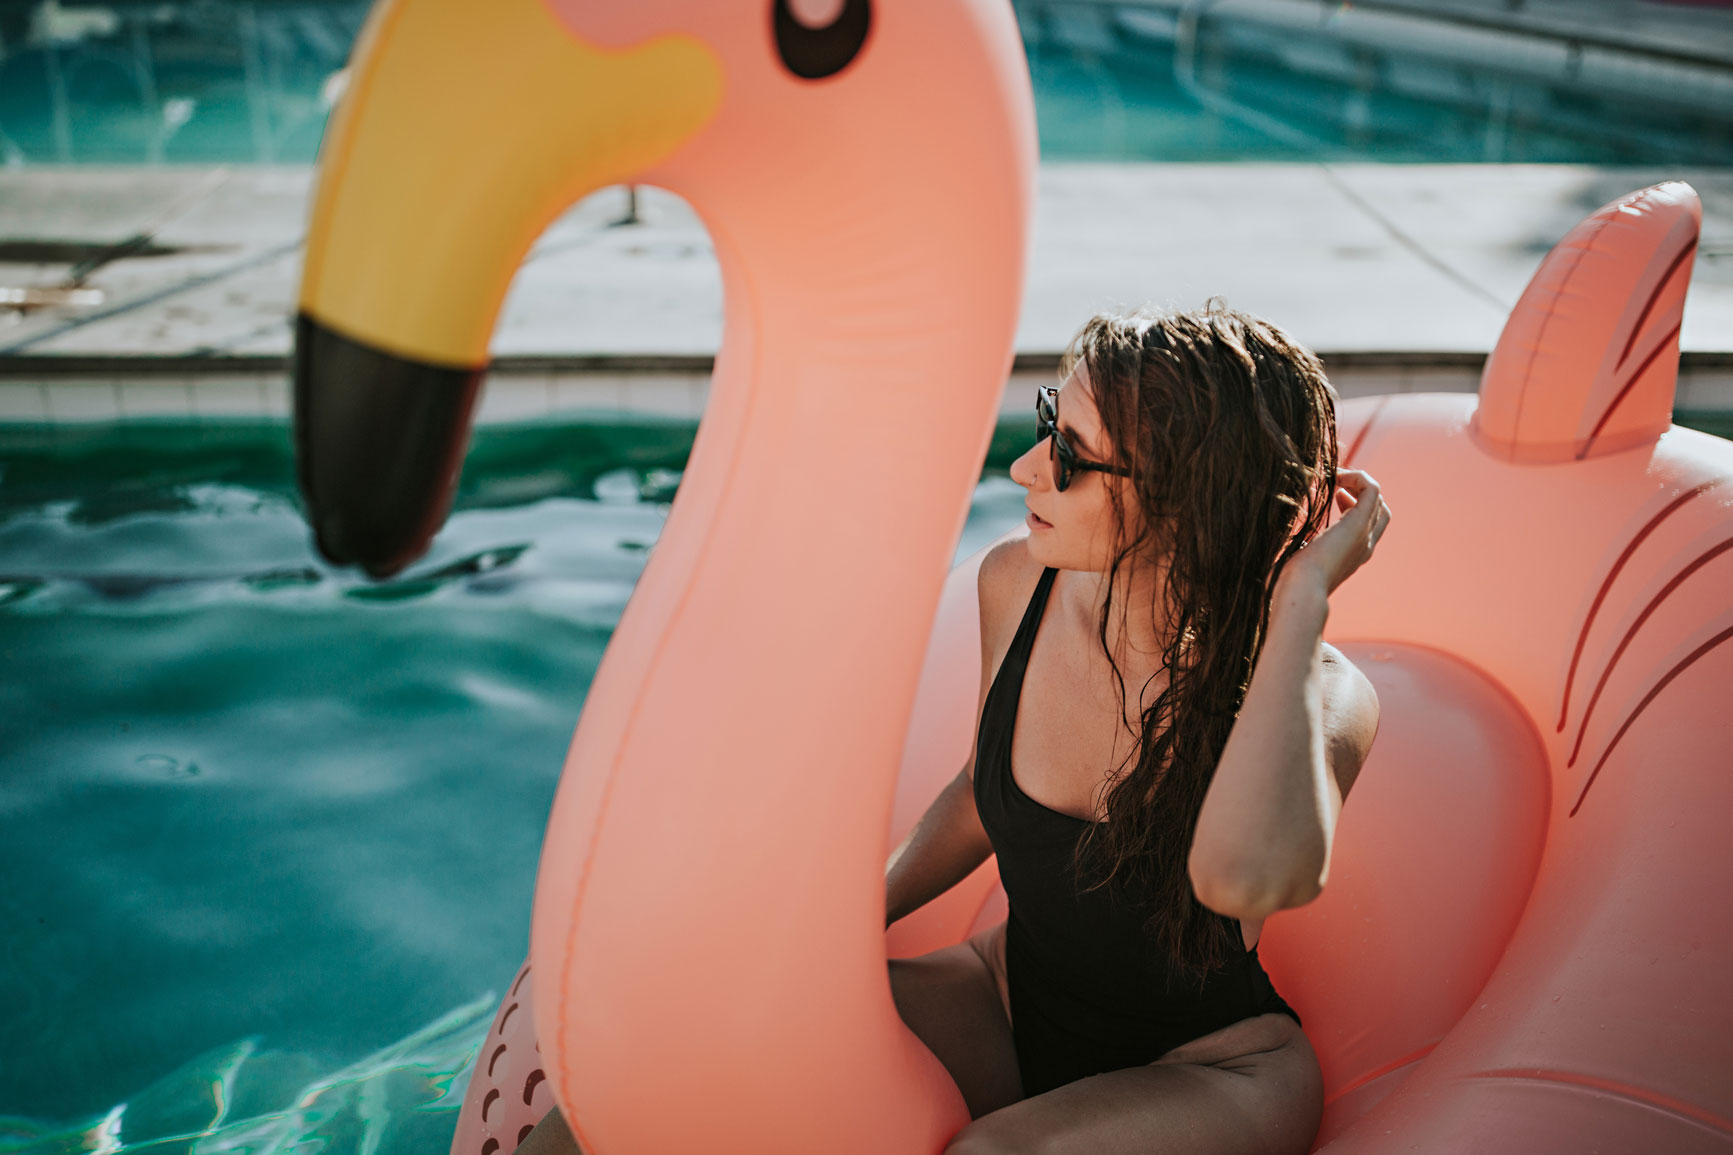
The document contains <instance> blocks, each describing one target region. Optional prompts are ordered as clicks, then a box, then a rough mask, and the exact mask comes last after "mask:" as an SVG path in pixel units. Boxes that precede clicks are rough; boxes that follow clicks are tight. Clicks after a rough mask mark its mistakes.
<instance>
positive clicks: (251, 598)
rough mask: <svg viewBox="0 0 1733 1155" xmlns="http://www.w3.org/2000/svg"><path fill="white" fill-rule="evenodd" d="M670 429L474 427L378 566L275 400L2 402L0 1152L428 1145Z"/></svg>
mask: <svg viewBox="0 0 1733 1155" xmlns="http://www.w3.org/2000/svg"><path fill="white" fill-rule="evenodd" d="M1029 424H1031V423H1028V422H1023V421H1018V422H1017V423H1016V424H1015V425H1014V426H1010V427H1007V429H1006V430H1004V431H1002V432H1001V434H1000V436H999V437H998V438H997V439H996V440H995V443H994V450H993V455H992V457H991V458H990V469H991V472H990V475H989V476H988V477H987V478H986V479H985V480H984V481H983V482H982V484H981V486H980V487H979V489H978V491H977V494H976V498H975V502H974V506H973V509H972V511H971V514H970V517H969V520H968V523H967V526H966V529H965V533H964V537H963V540H962V542H961V543H960V546H959V554H963V553H968V552H972V551H973V550H975V549H976V548H978V547H979V546H981V545H983V544H985V543H986V542H987V541H990V540H991V539H992V538H994V537H996V536H998V535H999V534H1000V533H1003V532H1004V531H1005V530H1007V529H1010V528H1011V527H1013V526H1015V525H1017V524H1018V523H1019V522H1020V521H1021V519H1022V514H1023V504H1022V490H1021V489H1020V488H1019V487H1018V486H1016V485H1015V484H1014V483H1012V482H1011V481H1010V480H1009V479H1008V478H1006V477H1005V476H1003V473H1002V470H1003V468H1004V465H1005V463H1006V462H1008V461H1009V460H1010V458H1011V456H1013V455H1014V454H1015V453H1017V452H1020V451H1021V449H1022V448H1024V447H1026V446H1027V444H1028V443H1029V440H1030V438H1031V436H1032V433H1033V430H1032V429H1029V428H1027V426H1028V425H1029ZM694 428H695V427H694V426H693V425H691V424H689V423H688V424H681V423H670V422H661V423H658V422H647V423H641V424H636V425H634V424H630V423H623V422H615V423H588V424H568V425H526V426H519V427H509V428H484V429H482V430H480V431H479V432H478V433H477V435H476V438H475V441H474V444H473V445H472V448H471V452H470V455H469V458H468V460H467V463H466V467H465V472H464V475H463V478H462V480H461V483H460V497H459V502H458V509H457V511H456V512H455V514H454V516H453V517H452V519H451V521H450V523H449V524H448V525H447V527H446V529H445V530H444V531H443V532H442V533H441V534H440V536H439V538H438V540H437V542H436V543H435V546H434V548H433V550H432V551H431V552H430V554H429V555H428V556H427V557H426V558H424V559H422V560H421V561H420V562H418V563H417V564H416V565H415V566H413V567H411V568H410V569H409V570H408V571H406V572H405V573H404V574H402V575H401V576H399V577H398V578H396V579H394V580H392V581H389V582H385V583H380V584H377V585H375V584H370V583H367V582H365V581H364V580H362V579H360V578H358V577H356V576H355V575H354V574H353V573H350V572H346V571H338V570H334V569H332V568H330V567H329V566H327V565H325V564H324V562H323V561H322V560H320V559H319V558H317V557H316V556H315V555H314V554H313V553H312V552H311V550H310V547H309V544H308V531H307V528H306V525H305V523H304V522H303V521H302V520H301V517H300V515H299V512H298V509H297V504H296V500H295V498H294V494H293V484H292V478H293V468H292V460H291V458H290V455H289V442H288V433H287V429H286V428H285V427H284V426H283V425H281V424H263V423H260V424H253V425H248V424H244V423H226V424H225V423H211V422H206V423H204V424H203V425H202V426H197V427H194V426H175V425H162V424H153V425H140V426H133V427H124V426H123V427H118V428H117V427H94V426H91V427H62V428H59V429H54V430H47V431H44V430H42V429H35V430H29V429H19V428H18V427H10V428H8V427H4V426H0V775H3V779H0V781H3V783H4V787H3V788H0V878H4V879H5V880H6V885H5V886H4V887H0V927H5V928H6V932H5V935H4V937H3V938H0V943H3V949H0V1007H5V1008H6V1013H5V1014H0V1151H18V1150H25V1151H30V1152H32V1153H42V1155H46V1153H48V1152H63V1151H66V1152H69V1151H81V1150H87V1149H100V1150H120V1149H127V1150H150V1151H153V1152H154V1151H205V1150H236V1151H239V1150H253V1151H276V1150H283V1151H289V1150H315V1149H324V1150H333V1151H368V1152H381V1153H385V1155H396V1153H403V1155H407V1153H408V1152H411V1151H414V1152H423V1151H430V1150H443V1149H444V1147H445V1145H446V1144H448V1143H449V1138H450V1133H451V1128H452V1127H453V1126H454V1125H455V1122H456V1116H455V1113H454V1111H455V1106H456V1102H455V1100H456V1099H461V1096H462V1091H463V1087H464V1086H465V1085H466V1082H467V1077H468V1076H467V1073H466V1072H465V1069H464V1067H465V1063H466V1062H467V1061H468V1060H469V1057H470V1055H471V1053H472V1052H473V1050H474V1048H475V1046H477V1045H478V1044H479V1041H480V1039H481V1038H482V1037H483V1035H484V1034H485V1031H486V1029H487V1023H488V1020H489V1017H490V1015H491V1013H492V1009H493V1002H492V996H491V995H490V994H488V992H489V991H495V990H499V989H500V988H501V986H502V984H504V983H505V982H508V981H509V980H510V978H511V976H512V974H513V973H515V971H516V968H517V965H518V963H519V962H520V961H521V959H522V957H523V954H524V950H525V947H526V944H527V941H528V931H529V915H530V901H531V892H532V887H533V881H534V872H535V865H536V858H537V855H538V853H539V849H540V842H541V835H542V828H543V825H544V823H545V821H546V818H547V811H548V806H549V804H550V803H551V801H552V797H553V790H554V784H555V779H556V776H557V774H558V772H559V768H560V766H561V764H562V762H563V760H564V754H565V749H566V745H567V743H568V742H569V740H570V737H571V732H572V728H573V726H574V724H575V722H576V720H577V717H578V714H579V711H580V709H581V707H582V706H583V702H584V697H585V694H586V693H587V691H588V688H589V686H590V683H591V680H592V678H593V677H594V675H595V670H596V666H597V663H598V661H599V660H600V658H601V655H602V652H603V649H604V648H605V646H606V645H607V642H608V639H609V637H610V636H611V634H612V632H613V630H614V628H615V626H616V624H617V623H618V621H619V618H620V614H621V611H622V610H623V608H624V606H625V604H626V601H627V599H628V598H629V596H630V595H631V592H632V588H633V585H634V583H635V582H636V581H637V578H638V575H639V574H640V573H641V572H642V570H643V567H644V565H645V563H646V559H647V557H648V556H649V554H650V552H651V551H652V549H653V547H654V545H655V542H656V540H657V537H658V535H659V533H660V531H661V527H662V524H663V521H664V518H665V516H666V512H667V508H668V507H667V504H666V503H667V501H668V500H669V499H670V498H671V497H672V496H673V491H674V488H675V486H676V485H677V484H678V480H679V474H680V470H681V469H682V468H683V467H684V465H685V458H686V453H687V452H688V451H689V449H690V445H691V437H692V433H693V430H694ZM454 1008H456V1009H454ZM430 1024H431V1025H430ZM297 1144H305V1145H301V1146H298V1145H297Z"/></svg>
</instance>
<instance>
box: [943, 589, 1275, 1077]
mask: <svg viewBox="0 0 1733 1155" xmlns="http://www.w3.org/2000/svg"><path fill="white" fill-rule="evenodd" d="M1057 573H1058V571H1057V570H1055V569H1051V568H1050V569H1047V570H1045V571H1044V572H1043V573H1042V574H1041V580H1040V582H1039V583H1038V584H1037V585H1036V587H1035V595H1034V597H1032V598H1031V599H1030V600H1029V608H1028V609H1027V610H1026V611H1024V614H1023V621H1022V623H1021V624H1020V625H1019V626H1018V627H1017V636H1016V637H1015V638H1014V639H1013V640H1012V642H1011V648H1010V650H1009V652H1007V653H1006V655H1005V660H1004V662H1003V663H1002V664H1001V665H1000V667H999V672H998V673H997V674H996V675H995V676H994V678H993V684H992V685H991V686H990V687H988V690H987V701H986V704H985V706H984V707H983V710H982V713H981V729H980V733H979V734H978V735H977V745H976V752H975V806H976V809H977V810H978V811H979V812H980V816H981V825H982V826H983V827H984V828H985V829H986V832H987V837H988V838H989V839H990V840H991V841H992V844H993V851H994V853H995V854H996V855H997V856H998V859H999V878H1000V880H1001V881H1002V882H1003V884H1004V887H1005V895H1006V897H1007V898H1008V899H1009V900H1010V914H1009V916H1008V917H1007V919H1006V925H1005V978H1006V983H1007V985H1008V987H1009V989H1010V1000H1011V1034H1012V1038H1013V1040H1014V1042H1015V1044H1016V1049H1017V1067H1018V1070H1019V1071H1020V1072H1021V1074H1022V1077H1023V1094H1024V1095H1025V1096H1031V1095H1039V1094H1041V1093H1042V1092H1044V1091H1050V1090H1052V1089H1053V1088H1054V1087H1059V1086H1063V1085H1064V1084H1066V1083H1069V1082H1072V1081H1073V1080H1076V1079H1081V1078H1084V1077H1086V1076H1088V1075H1095V1074H1099V1073H1100V1072H1102V1071H1112V1070H1117V1069H1119V1068H1121V1067H1132V1066H1139V1065H1142V1064H1144V1063H1148V1062H1151V1061H1153V1060H1155V1059H1157V1058H1160V1057H1161V1056H1162V1055H1164V1054H1166V1053H1167V1052H1168V1051H1170V1050H1172V1049H1173V1048H1174V1047H1177V1046H1179V1045H1180V1044H1181V1043H1185V1042H1189V1041H1190V1040H1192V1039H1195V1038H1198V1037H1200V1036H1202V1035H1207V1034H1209V1033H1210V1032H1211V1031H1215V1030H1219V1029H1220V1028H1222V1027H1225V1026H1227V1025H1228V1024H1229V1023H1236V1022H1238V1021H1240V1020H1241V1019H1244V1018H1249V1017H1250V1016H1252V1015H1261V1014H1267V1013H1269V1012H1271V1011H1279V1012H1281V1013H1283V1014H1287V1015H1291V1016H1293V1019H1294V1021H1295V1022H1299V1021H1300V1016H1299V1015H1298V1014H1297V1013H1296V1012H1295V1011H1294V1008H1292V1007H1290V1006H1289V1005H1288V1004H1287V1002H1286V1000H1284V999H1283V998H1282V996H1281V995H1279V994H1277V993H1276V989H1275V987H1274V986H1273V985H1271V983H1270V978H1269V975H1267V974H1265V973H1264V968H1263V964H1262V963H1260V962H1259V961H1258V952H1257V948H1256V947H1253V948H1252V949H1251V950H1249V951H1248V950H1246V949H1245V939H1244V938H1243V937H1242V934H1241V931H1240V925H1239V921H1238V920H1237V919H1231V918H1226V916H1221V917H1223V919H1224V921H1225V923H1226V924H1227V926H1228V927H1229V928H1230V929H1231V930H1232V932H1233V933H1232V939H1233V942H1234V943H1235V945H1236V946H1237V947H1238V953H1236V954H1233V955H1232V956H1230V958H1229V959H1228V961H1227V962H1226V963H1224V964H1223V965H1222V966H1221V967H1220V968H1219V969H1217V970H1215V971H1213V972H1211V974H1210V975H1209V977H1208V979H1207V980H1206V981H1205V983H1204V986H1203V990H1202V992H1201V993H1200V992H1199V991H1198V989H1197V987H1196V985H1195V983H1188V982H1187V981H1186V980H1185V979H1184V978H1183V977H1181V976H1178V975H1177V974H1176V973H1175V972H1173V971H1172V970H1171V969H1170V966H1169V963H1168V960H1167V957H1166V955H1165V954H1164V953H1163V952H1162V951H1161V950H1160V948H1159V947H1157V946H1156V945H1155V944H1154V943H1151V942H1149V941H1147V940H1146V939H1145V937H1144V935H1143V933H1142V923H1143V918H1144V914H1145V913H1147V911H1145V912H1143V913H1139V911H1138V910H1137V909H1136V907H1135V904H1131V903H1128V902H1127V901H1126V900H1125V896H1124V893H1123V891H1122V890H1120V889H1118V884H1117V883H1112V884H1109V885H1107V886H1103V887H1099V888H1097V889H1095V890H1091V891H1087V892H1083V893H1079V890H1078V887H1077V886H1076V885H1075V884H1074V883H1073V881H1072V874H1071V870H1070V864H1071V853H1072V849H1073V847H1074V845H1075V844H1076V841H1077V839H1078V837H1079V836H1081V835H1082V834H1083V832H1084V830H1085V828H1086V827H1087V826H1088V823H1087V822H1086V821H1085V820H1083V819H1081V818H1076V817H1074V816H1072V815H1069V814H1062V813H1060V812H1059V811H1057V810H1053V809H1051V808H1049V807H1047V806H1043V805H1042V804H1041V803H1039V802H1037V801H1035V800H1034V799H1033V798H1031V797H1029V796H1028V795H1027V794H1025V793H1023V791H1022V789H1021V788H1020V787H1019V786H1018V785H1017V783H1016V780H1015V779H1014V778H1013V777H1012V775H1011V733H1012V729H1013V727H1014V726H1015V725H1016V721H1017V703H1018V699H1019V697H1020V696H1021V694H1022V689H1023V674H1024V671H1025V670H1026V669H1027V668H1028V664H1029V651H1030V650H1031V649H1032V648H1033V647H1034V644H1035V632H1036V630H1037V629H1039V628H1040V624H1041V614H1042V611H1043V609H1044V608H1045V607H1046V604H1047V595H1048V593H1049V591H1050V590H1051V589H1052V588H1053V578H1054V576H1055V575H1056V574H1057Z"/></svg>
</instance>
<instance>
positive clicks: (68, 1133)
mask: <svg viewBox="0 0 1733 1155" xmlns="http://www.w3.org/2000/svg"><path fill="white" fill-rule="evenodd" d="M495 1003H496V997H495V996H494V994H493V993H491V992H489V993H488V994H485V995H483V996H482V997H480V998H478V999H476V1000H474V1001H473V1002H471V1003H469V1004H467V1005H465V1006H462V1007H458V1008H457V1009H456V1010H453V1011H452V1012H451V1013H450V1014H447V1015H444V1016H442V1017H440V1018H439V1019H437V1020H435V1021H434V1022H432V1023H430V1024H428V1025H427V1026H426V1027H423V1028H422V1029H420V1030H418V1031H416V1032H414V1033H413V1034H411V1035H409V1036H408V1037H407V1038H404V1039H402V1040H401V1041H399V1042H396V1043H393V1044H391V1045H390V1046H388V1047H385V1048H383V1049H381V1050H379V1051H376V1052H374V1053H373V1054H370V1055H368V1056H366V1057H365V1058H362V1059H360V1060H358V1061H356V1062H354V1063H351V1064H349V1065H348V1066H346V1067H343V1068H341V1069H339V1070H336V1071H332V1072H331V1073H329V1074H325V1075H314V1074H312V1072H313V1071H314V1070H316V1069H317V1066H318V1064H317V1063H316V1062H315V1061H314V1060H313V1059H312V1058H311V1057H310V1056H306V1055H296V1054H292V1053H285V1052H271V1051H267V1050H264V1049H262V1047H261V1045H260V1042H259V1040H258V1039H252V1038H250V1039H242V1040H240V1041H239V1042H236V1043H230V1044H226V1045H223V1046H220V1047H216V1048H213V1049H212V1050H210V1051H207V1052H206V1053H204V1054H202V1055H200V1056H198V1057H197V1058H195V1059H193V1060H192V1061H191V1062H189V1063H187V1064H186V1065H184V1066H182V1067H180V1068H179V1069H178V1070H175V1071H174V1072H172V1073H171V1074H169V1075H166V1076H164V1077H163V1078H162V1079H159V1080H158V1081H157V1082H155V1083H153V1084H151V1085H150V1086H149V1087H146V1088H145V1089H144V1090H142V1091H141V1092H139V1093H138V1094H135V1095H133V1096H131V1097H130V1098H129V1099H127V1101H126V1102H123V1103H118V1104H116V1105H115V1106H113V1107H112V1108H109V1109H108V1110H105V1111H103V1112H101V1113H100V1114H98V1115H95V1116H92V1117H90V1118H87V1119H81V1120H79V1121H78V1122H76V1123H72V1124H70V1125H67V1126H55V1125H50V1124H42V1123H35V1122H32V1121H30V1120H29V1119H13V1118H5V1117H0V1152H5V1153H8V1155H14V1153H15V1155H59V1153H62V1152H65V1153H68V1155H70V1153H72V1152H95V1153H97V1155H109V1153H115V1152H145V1151H150V1152H170V1151H173V1152H185V1153H186V1155H201V1153H211V1155H214V1153H216V1152H246V1153H248V1155H279V1153H280V1155H289V1153H291V1152H301V1151H355V1152H365V1153H368V1155H373V1153H376V1152H391V1151H400V1152H409V1151H444V1150H445V1149H446V1148H447V1147H449V1146H450V1143H451V1130H452V1128H453V1127H454V1126H455V1125H456V1112H457V1110H458V1108H459V1107H461V1106H462V1104H463V1094H464V1089H465V1088H466V1087H467V1086H468V1085H469V1075H470V1069H471V1066H472V1065H473V1063H474V1061H475V1056H476V1052H477V1049H478V1048H479V1047H480V1046H481V1043H482V1040H484V1039H485V1038H486V1037H487V1030H488V1026H489V1023H490V1022H491V1020H492V1016H493V1011H494V1007H495Z"/></svg>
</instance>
